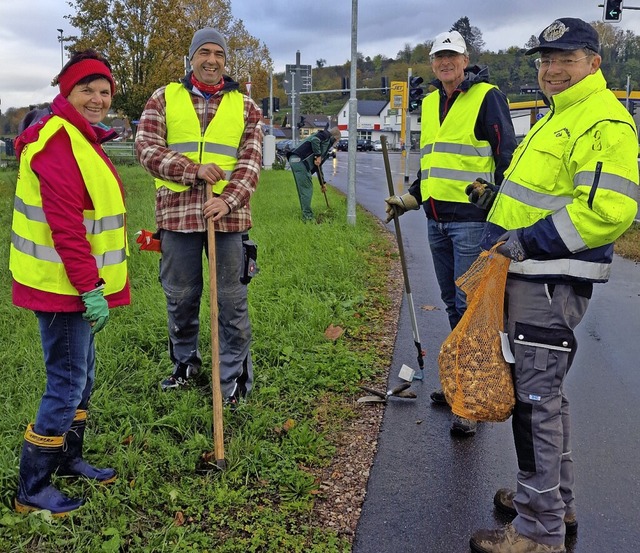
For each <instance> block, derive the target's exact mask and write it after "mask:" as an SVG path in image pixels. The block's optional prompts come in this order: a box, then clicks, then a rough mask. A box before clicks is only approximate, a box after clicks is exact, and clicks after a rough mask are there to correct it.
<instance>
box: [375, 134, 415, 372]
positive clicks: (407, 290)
mask: <svg viewBox="0 0 640 553" xmlns="http://www.w3.org/2000/svg"><path fill="white" fill-rule="evenodd" d="M380 143H381V144H382V157H383V159H384V168H385V171H386V173H387V184H388V186H389V195H390V196H393V195H394V194H395V191H394V189H393V178H392V176H391V166H390V164H389V151H388V149H387V137H386V136H382V137H380ZM393 223H394V224H395V227H396V239H397V241H398V251H399V253H400V263H401V265H402V276H403V277H404V292H405V295H406V298H407V305H408V306H409V313H410V315H411V326H412V328H413V342H414V344H415V346H416V349H417V350H418V367H419V369H420V373H419V375H417V374H410V376H409V377H405V376H403V372H404V371H401V372H400V375H401V378H404V379H406V380H412V379H415V380H422V379H423V378H424V355H425V352H424V350H423V349H422V345H421V344H420V334H419V333H418V321H417V320H416V310H415V307H414V305H413V296H412V295H411V284H410V283H409V272H408V270H407V260H406V258H405V255H404V247H403V245H402V233H401V231H400V221H399V220H398V216H397V215H395V211H394V217H393ZM403 369H404V366H403Z"/></svg>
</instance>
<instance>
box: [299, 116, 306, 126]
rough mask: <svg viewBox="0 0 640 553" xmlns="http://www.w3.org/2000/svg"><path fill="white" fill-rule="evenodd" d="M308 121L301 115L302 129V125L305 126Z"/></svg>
mask: <svg viewBox="0 0 640 553" xmlns="http://www.w3.org/2000/svg"><path fill="white" fill-rule="evenodd" d="M306 123H307V120H306V119H305V118H304V117H302V115H301V116H300V121H298V128H299V129H301V128H302V127H304V126H305V124H306Z"/></svg>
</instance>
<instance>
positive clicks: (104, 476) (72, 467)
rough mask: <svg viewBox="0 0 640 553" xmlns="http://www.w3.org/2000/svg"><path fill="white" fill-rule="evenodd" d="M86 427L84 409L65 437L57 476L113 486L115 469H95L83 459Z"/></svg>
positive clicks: (80, 410) (76, 417)
mask: <svg viewBox="0 0 640 553" xmlns="http://www.w3.org/2000/svg"><path fill="white" fill-rule="evenodd" d="M86 427H87V412H86V411H85V410H84V409H78V410H77V411H76V416H75V418H74V419H73V422H72V423H71V428H69V431H68V432H67V434H66V436H65V440H64V445H63V448H62V455H61V460H60V466H59V467H58V471H57V475H58V476H83V477H84V478H88V479H89V480H96V481H97V482H99V483H100V484H111V483H112V482H115V480H116V478H117V474H116V471H115V470H114V469H112V468H104V469H99V468H96V467H93V466H91V465H90V464H89V463H87V462H86V461H85V460H84V459H83V458H82V445H83V442H84V431H85V429H86Z"/></svg>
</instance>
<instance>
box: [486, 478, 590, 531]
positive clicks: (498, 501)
mask: <svg viewBox="0 0 640 553" xmlns="http://www.w3.org/2000/svg"><path fill="white" fill-rule="evenodd" d="M515 495H516V492H515V491H514V490H511V489H509V488H500V489H499V490H498V491H497V492H496V495H494V496H493V504H494V505H495V506H496V509H497V510H498V511H499V512H501V513H502V514H504V515H507V516H512V517H515V516H516V515H517V514H518V513H517V511H516V508H515V507H514V506H513V498H514V497H515ZM564 525H565V529H566V534H567V536H575V535H576V534H577V533H578V518H577V517H576V514H575V513H570V514H566V515H565V516H564Z"/></svg>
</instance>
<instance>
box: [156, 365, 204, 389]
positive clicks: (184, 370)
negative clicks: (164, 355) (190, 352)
mask: <svg viewBox="0 0 640 553" xmlns="http://www.w3.org/2000/svg"><path fill="white" fill-rule="evenodd" d="M196 374H198V369H197V368H196V367H192V366H191V365H185V364H184V363H178V365H177V366H176V367H175V369H174V370H173V374H172V375H171V376H169V377H167V378H165V379H164V380H163V381H162V382H161V383H160V387H161V388H162V391H163V392H166V391H167V390H171V389H176V388H184V387H185V386H187V385H188V384H189V378H191V377H193V376H195V375H196Z"/></svg>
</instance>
